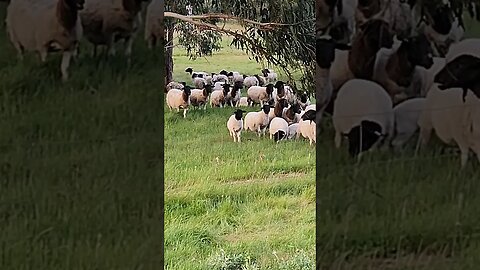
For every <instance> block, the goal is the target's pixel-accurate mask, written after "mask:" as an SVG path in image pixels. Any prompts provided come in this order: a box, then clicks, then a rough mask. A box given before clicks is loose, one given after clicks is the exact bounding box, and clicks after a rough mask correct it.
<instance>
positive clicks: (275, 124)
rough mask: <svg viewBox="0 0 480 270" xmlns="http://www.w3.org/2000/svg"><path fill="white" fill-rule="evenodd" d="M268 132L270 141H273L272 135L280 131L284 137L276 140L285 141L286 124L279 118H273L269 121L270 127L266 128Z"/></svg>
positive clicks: (286, 133)
mask: <svg viewBox="0 0 480 270" xmlns="http://www.w3.org/2000/svg"><path fill="white" fill-rule="evenodd" d="M268 131H269V133H270V139H273V137H274V136H273V135H275V133H277V132H279V131H282V132H283V135H284V137H283V138H278V139H279V140H283V139H286V137H287V136H288V123H287V121H285V119H283V118H280V117H275V118H273V119H272V121H270V126H269V127H268Z"/></svg>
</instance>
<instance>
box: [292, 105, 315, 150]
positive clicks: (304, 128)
mask: <svg viewBox="0 0 480 270" xmlns="http://www.w3.org/2000/svg"><path fill="white" fill-rule="evenodd" d="M315 118H316V111H315V110H308V111H305V113H304V114H303V115H302V118H301V120H300V122H299V123H298V132H297V137H298V136H300V135H301V136H302V137H304V138H306V139H308V140H309V141H310V145H312V144H313V143H316V142H317V127H316V126H317V125H316V119H315Z"/></svg>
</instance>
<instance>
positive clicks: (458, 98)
mask: <svg viewBox="0 0 480 270" xmlns="http://www.w3.org/2000/svg"><path fill="white" fill-rule="evenodd" d="M426 99H427V100H426V104H425V107H424V108H425V109H424V111H423V112H422V114H421V115H420V119H419V120H418V125H419V126H420V143H421V144H422V145H426V144H427V143H428V142H429V139H430V136H431V132H432V130H434V131H435V134H436V135H437V137H438V138H440V140H442V141H443V142H444V143H446V144H452V143H453V142H455V143H456V144H457V145H458V147H459V148H460V152H461V167H462V168H463V167H465V165H466V164H467V161H468V152H469V149H470V148H471V147H472V148H473V145H472V143H471V140H472V139H471V138H470V137H471V136H469V133H471V131H470V129H471V127H472V124H473V123H472V121H471V120H469V119H468V118H469V115H474V116H475V120H476V121H475V122H476V123H477V124H476V127H477V130H476V132H477V133H478V123H480V122H478V121H480V114H479V113H480V112H479V111H478V109H477V108H475V106H472V105H471V104H472V103H474V102H476V103H477V106H479V105H478V99H476V100H475V97H474V95H473V94H472V93H471V92H470V91H469V92H468V94H467V96H466V100H467V101H468V103H465V102H464V101H463V99H462V89H460V88H450V89H446V90H440V89H439V88H438V84H436V83H435V84H433V85H432V89H430V90H429V91H428V94H427V97H426ZM469 104H470V105H469ZM477 139H478V138H477ZM477 147H478V146H477ZM478 150H480V149H479V148H477V156H478V158H479V161H480V151H478Z"/></svg>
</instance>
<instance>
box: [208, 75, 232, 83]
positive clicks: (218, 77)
mask: <svg viewBox="0 0 480 270" xmlns="http://www.w3.org/2000/svg"><path fill="white" fill-rule="evenodd" d="M212 82H214V83H215V84H216V83H217V82H223V83H227V82H228V76H226V75H223V74H215V75H213V76H212Z"/></svg>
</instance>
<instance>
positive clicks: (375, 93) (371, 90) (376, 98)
mask: <svg viewBox="0 0 480 270" xmlns="http://www.w3.org/2000/svg"><path fill="white" fill-rule="evenodd" d="M392 107H393V106H392V100H391V98H390V96H389V95H388V93H387V92H386V91H385V89H383V87H382V86H380V85H379V84H377V83H375V82H372V81H368V80H362V79H353V80H350V81H348V82H346V83H345V84H344V85H343V86H342V87H341V88H340V90H339V91H338V95H337V99H336V100H335V106H334V109H333V116H332V120H333V125H334V127H335V147H336V148H340V146H341V142H342V135H343V136H347V137H348V140H349V149H350V150H349V153H350V154H351V155H352V156H356V155H357V154H359V153H361V152H363V151H367V150H369V149H370V147H372V146H373V145H374V144H373V143H371V142H372V141H373V142H377V140H379V139H380V138H381V137H386V138H387V141H389V140H390V137H391V136H393V130H394V114H393V108H392ZM364 121H367V122H364ZM370 122H372V123H370ZM362 123H363V124H362ZM354 128H356V129H354ZM352 129H353V130H352ZM378 129H379V130H378ZM360 133H361V134H363V135H365V137H362V138H361V139H359V138H357V137H355V136H357V135H360Z"/></svg>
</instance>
